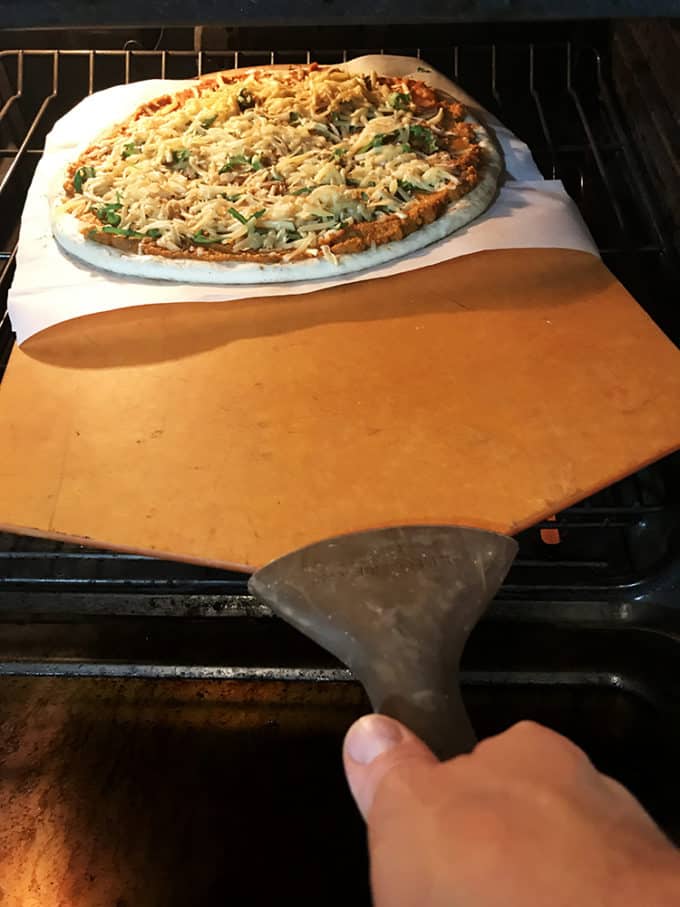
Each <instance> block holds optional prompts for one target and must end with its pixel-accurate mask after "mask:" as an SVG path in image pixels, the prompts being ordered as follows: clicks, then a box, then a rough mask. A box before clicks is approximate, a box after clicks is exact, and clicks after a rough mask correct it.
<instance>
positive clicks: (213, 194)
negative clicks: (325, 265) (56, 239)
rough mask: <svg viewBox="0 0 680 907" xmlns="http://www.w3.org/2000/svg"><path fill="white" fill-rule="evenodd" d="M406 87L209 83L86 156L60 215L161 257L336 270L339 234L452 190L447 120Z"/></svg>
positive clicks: (273, 75) (337, 73) (279, 78)
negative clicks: (264, 259)
mask: <svg viewBox="0 0 680 907" xmlns="http://www.w3.org/2000/svg"><path fill="white" fill-rule="evenodd" d="M413 84H414V83H409V82H407V81H403V83H402V82H400V81H399V80H395V79H381V78H380V77H378V76H376V75H372V76H364V75H354V74H350V73H348V72H345V71H344V70H341V69H335V68H327V69H312V70H309V71H308V70H304V71H303V70H298V71H292V72H290V71H285V70H284V71H277V70H270V71H265V70H253V71H249V72H248V73H246V74H245V75H244V76H241V77H239V78H238V80H233V77H231V78H230V77H225V76H216V77H215V84H214V86H213V87H212V88H211V90H205V88H204V89H203V90H201V89H200V88H199V87H198V86H197V88H196V89H191V90H189V91H188V92H186V93H185V95H186V96H185V97H180V98H177V99H173V100H172V101H171V102H170V103H167V102H166V103H164V104H160V103H159V105H158V109H155V106H154V105H153V104H151V105H147V107H146V108H143V110H142V112H141V113H139V114H138V115H137V116H136V118H133V119H131V120H130V121H128V122H127V123H126V124H125V125H124V126H123V127H122V128H117V129H115V130H113V131H112V132H111V133H110V134H109V135H108V136H105V137H104V138H103V139H101V140H100V141H99V142H98V144H97V145H96V146H94V147H93V148H92V149H90V150H89V151H88V152H86V154H85V155H84V156H83V157H82V158H81V159H80V161H79V164H82V166H79V167H78V169H76V170H75V171H74V173H73V176H72V181H71V184H68V183H67V187H66V188H67V194H66V197H65V199H64V203H63V209H64V210H66V211H67V212H69V213H71V214H74V215H75V216H77V217H79V218H81V220H84V221H85V222H87V223H89V224H91V226H90V227H89V228H86V229H89V231H90V232H92V231H95V233H96V232H99V231H101V232H103V233H110V234H113V235H117V236H125V237H130V238H132V239H136V240H139V241H141V242H142V243H146V242H153V243H156V244H157V245H158V246H160V247H161V248H163V249H165V250H168V251H169V252H180V251H181V250H183V249H187V248H188V247H192V246H193V247H199V248H202V247H213V248H218V249H219V248H225V249H227V250H228V251H230V252H234V253H239V252H244V251H246V250H262V251H269V250H278V251H279V252H280V253H281V257H282V258H283V259H284V260H292V259H295V258H300V257H303V256H310V255H311V256H315V255H324V256H326V257H329V256H331V258H332V256H333V253H332V252H331V250H330V248H329V244H330V243H331V240H332V238H333V237H334V236H337V235H338V231H339V230H343V229H346V228H347V227H350V226H352V225H354V224H359V223H363V222H370V221H375V220H380V219H381V218H384V217H386V216H389V215H397V216H399V217H406V214H405V213H404V212H405V210H406V209H407V208H408V206H409V205H410V204H411V203H413V201H414V199H417V198H418V197H419V196H421V195H422V194H427V193H432V192H435V191H438V190H440V189H443V188H447V187H449V188H452V187H455V186H457V185H458V183H459V176H457V175H456V172H455V171H456V166H455V160H456V155H455V151H452V150H451V147H452V146H451V143H450V142H447V140H448V139H450V138H451V135H450V133H449V131H447V130H450V129H451V123H450V122H449V123H448V125H447V124H446V122H445V109H444V107H443V106H441V105H439V104H438V105H437V106H435V107H433V108H430V109H423V107H422V101H420V102H419V101H418V99H417V98H414V97H413V95H412V90H413ZM417 84H421V83H417ZM409 85H410V87H411V90H410V89H409ZM449 119H450V118H449ZM69 189H70V191H69Z"/></svg>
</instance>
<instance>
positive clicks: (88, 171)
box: [73, 167, 95, 192]
mask: <svg viewBox="0 0 680 907" xmlns="http://www.w3.org/2000/svg"><path fill="white" fill-rule="evenodd" d="M94 175H95V170H94V167H78V169H77V170H76V172H75V173H74V174H73V188H74V189H75V190H76V192H82V191H83V183H86V182H87V181H88V180H89V179H92V177H93V176H94Z"/></svg>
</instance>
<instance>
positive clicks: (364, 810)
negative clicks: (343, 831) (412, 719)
mask: <svg viewBox="0 0 680 907" xmlns="http://www.w3.org/2000/svg"><path fill="white" fill-rule="evenodd" d="M343 762H344V765H345V773H346V775H347V782H348V784H349V789H350V790H351V792H352V795H353V797H354V799H355V800H356V804H357V806H358V807H359V810H360V812H361V814H362V816H363V817H364V819H366V818H367V816H368V813H369V810H370V808H371V805H372V803H373V800H374V798H375V795H376V791H377V790H378V788H379V786H380V784H381V783H382V781H383V779H384V778H385V776H386V775H388V774H389V773H392V772H395V771H398V770H399V769H400V768H401V767H403V766H405V765H407V764H408V765H409V767H410V768H412V767H413V766H414V764H415V765H416V766H417V765H422V766H424V767H425V766H430V765H436V764H437V759H436V757H435V756H434V755H433V753H432V752H431V751H430V750H429V749H428V748H427V747H426V746H425V744H424V743H423V742H422V741H421V740H419V739H418V737H416V736H415V734H412V733H411V731H409V730H408V728H406V727H404V725H403V724H400V723H399V722H398V721H395V720H394V719H392V718H387V717H386V716H385V715H364V716H363V718H360V719H359V720H358V721H356V722H355V723H354V724H353V725H352V727H351V728H350V729H349V731H348V732H347V736H346V737H345V744H344V747H343Z"/></svg>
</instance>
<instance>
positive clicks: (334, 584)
mask: <svg viewBox="0 0 680 907" xmlns="http://www.w3.org/2000/svg"><path fill="white" fill-rule="evenodd" d="M516 554H517V543H516V542H515V541H514V539H511V538H508V537H507V536H504V535H499V534H498V533H495V532H484V531H482V530H480V529H466V528H462V527H458V526H411V527H394V528H391V529H378V530H373V531H371V532H357V533H353V534H352V535H344V536H338V537H336V538H333V539H326V540H324V541H322V542H317V543H316V544H314V545H309V546H308V547H306V548H302V549H300V550H298V551H294V552H292V553H291V554H287V555H285V556H284V557H281V558H278V559H277V560H275V561H272V562H271V563H270V564H267V565H266V566H265V567H262V568H261V569H260V570H258V571H257V573H255V574H254V575H253V576H251V578H250V582H249V583H248V586H249V588H250V591H251V592H253V593H254V594H255V595H256V596H257V597H258V598H261V599H262V600H263V601H265V602H266V603H267V604H268V605H270V606H271V607H272V608H273V610H274V611H275V612H276V614H278V615H279V617H283V618H284V620H286V621H288V623H290V624H291V625H292V626H294V627H296V628H297V629H298V630H301V631H302V632H303V633H304V634H305V635H306V636H309V637H310V639H313V640H314V641H315V642H317V643H319V645H321V646H323V647H324V648H325V649H328V651H329V652H332V653H333V654H334V655H335V656H336V657H337V658H339V659H340V660H341V661H342V662H344V664H346V665H347V667H348V668H349V669H350V670H351V671H352V674H353V675H354V676H355V677H356V678H357V679H358V680H360V681H361V683H362V684H363V686H364V688H365V689H366V692H367V693H368V697H369V699H370V700H371V703H372V704H373V708H374V709H375V711H376V712H382V713H383V714H385V715H391V716H392V717H393V718H397V719H398V720H399V721H402V722H403V723H404V724H405V725H406V726H407V727H409V728H411V730H412V731H414V732H415V733H416V734H417V735H418V736H419V737H420V738H421V739H422V740H425V742H426V743H427V744H428V745H429V746H430V748H431V749H432V751H433V752H435V753H436V754H437V755H438V756H439V757H440V758H442V759H448V758H450V757H452V756H457V755H459V754H460V753H466V752H469V751H470V750H472V748H473V747H474V745H475V742H476V741H475V736H474V732H473V730H472V726H471V724H470V721H469V718H468V716H467V713H466V711H465V706H464V705H463V701H462V699H461V697H460V688H459V684H460V680H459V677H458V671H459V663H460V657H461V655H462V652H463V648H464V646H465V643H466V642H467V639H468V636H469V635H470V632H471V630H472V629H473V627H474V626H475V624H476V623H477V621H478V620H479V618H480V617H481V616H482V614H483V613H484V611H485V610H486V608H487V606H488V604H489V602H490V601H491V599H492V598H493V597H494V595H495V594H496V592H497V591H498V588H499V587H500V585H501V583H502V582H503V580H504V579H505V576H506V574H507V572H508V570H509V568H510V564H511V563H512V561H513V559H514V557H515V555H516Z"/></svg>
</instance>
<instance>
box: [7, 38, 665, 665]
mask: <svg viewBox="0 0 680 907" xmlns="http://www.w3.org/2000/svg"><path fill="white" fill-rule="evenodd" d="M421 32H422V30H421ZM555 34H557V32H556V33H555ZM284 46H285V44H284V43H283V42H282V47H281V48H279V49H277V50H265V51H256V50H247V51H241V52H238V51H220V52H218V51H202V52H194V51H190V50H183V51H172V50H167V51H166V50H157V51H154V50H98V51H95V50H62V51H58V50H51V49H40V50H9V51H3V52H0V100H1V102H2V103H1V106H0V198H1V200H2V210H3V217H2V219H1V220H0V293H1V294H2V299H3V303H4V299H5V298H6V294H7V289H8V287H9V284H10V282H11V279H12V274H13V271H14V255H15V249H16V241H17V235H18V224H19V216H20V212H21V208H22V205H23V201H24V198H25V193H26V191H27V188H28V186H29V184H30V180H31V177H32V174H33V172H34V169H35V166H36V164H37V162H38V160H39V157H40V154H41V152H42V148H43V144H44V141H45V137H46V135H47V133H48V132H49V130H50V129H51V127H52V125H53V123H54V122H55V120H56V119H57V118H59V117H60V116H62V115H63V114H64V113H65V112H66V111H67V110H69V109H70V108H71V107H72V106H73V105H74V104H76V103H77V102H78V101H79V100H80V99H81V98H82V97H84V96H85V95H87V94H89V93H92V92H93V91H97V90H100V89H102V88H105V87H108V86H110V85H115V84H119V83H121V82H130V81H136V80H139V79H148V78H182V79H184V78H188V77H192V76H195V75H200V74H202V73H207V72H211V71H215V70H220V69H229V68H232V67H235V66H246V65H261V64H269V63H299V62H307V61H310V60H316V61H318V62H320V63H322V64H323V63H337V62H342V61H343V60H347V59H349V58H351V57H354V56H357V55H360V54H364V53H377V52H381V51H382V52H386V53H388V52H389V53H396V54H407V55H409V56H419V57H422V59H423V60H426V61H427V62H429V63H430V64H432V65H433V66H434V67H436V68H437V69H439V70H441V71H442V72H443V73H445V74H446V75H447V76H449V77H452V78H453V79H454V80H455V81H457V82H458V83H459V84H460V85H461V86H462V87H463V88H464V89H465V90H466V91H467V92H468V93H470V94H471V95H472V96H473V97H475V98H476V99H477V100H479V102H480V103H481V104H483V105H484V106H485V107H487V108H488V109H489V110H491V111H492V112H493V113H495V114H496V115H497V116H498V117H499V118H500V119H501V120H502V121H503V122H504V123H505V124H506V125H507V126H508V127H510V128H511V129H512V130H513V131H514V132H515V133H517V134H518V135H519V136H520V138H522V139H523V140H524V141H526V142H527V144H528V145H529V146H530V148H531V149H532V151H533V154H534V156H535V160H536V162H537V164H538V166H539V168H540V169H541V171H542V173H543V175H544V176H545V177H546V178H547V179H552V178H555V179H561V180H562V181H563V182H564V184H565V186H566V188H567V190H568V191H569V192H570V194H571V195H572V197H573V198H574V199H575V200H576V202H577V204H578V206H579V208H580V210H581V212H582V213H583V216H584V218H585V220H586V222H587V223H588V226H589V227H590V229H591V231H592V233H593V236H594V237H595V240H596V242H597V244H598V246H599V248H600V250H601V253H602V257H603V259H604V261H605V263H606V264H607V265H608V266H609V267H610V268H611V270H612V271H613V272H614V273H615V275H616V276H617V277H618V278H619V279H620V280H621V281H622V282H623V284H624V285H625V286H626V287H627V288H628V289H629V290H630V291H631V292H632V293H633V295H634V296H635V297H636V298H637V299H638V301H639V302H640V303H641V304H642V305H643V306H644V307H645V308H646V309H647V311H648V312H649V313H650V314H651V315H652V317H653V318H655V319H656V320H657V321H658V323H659V324H660V325H661V326H662V327H663V328H664V329H665V330H666V331H667V332H669V333H671V335H673V333H674V332H675V331H676V330H677V328H678V326H677V324H675V323H674V322H673V318H677V314H676V313H674V312H673V307H672V306H671V305H669V300H670V299H671V298H672V296H673V294H674V293H676V294H677V288H678V285H679V283H680V269H679V268H678V262H677V260H676V257H675V253H674V251H673V248H672V245H671V243H670V241H669V240H668V238H667V237H666V236H665V235H664V216H663V211H662V210H661V209H660V208H659V205H658V204H657V202H656V200H655V198H654V195H653V193H652V192H650V190H649V187H648V184H647V180H646V177H645V173H644V170H643V168H642V166H641V163H640V159H639V155H638V153H637V150H636V148H635V146H634V144H632V143H631V142H630V141H629V138H628V135H629V131H628V129H627V125H626V120H625V113H626V112H625V111H624V110H621V109H619V106H618V104H617V101H616V100H615V97H614V94H613V92H612V91H611V89H610V87H609V85H608V82H607V77H606V60H604V59H603V58H602V57H601V55H600V53H599V52H598V51H597V50H596V49H595V48H593V47H590V46H582V45H581V44H579V43H575V42H572V41H570V40H564V39H560V38H559V37H557V38H555V39H553V38H552V37H550V38H549V39H547V40H545V39H544V40H536V41H528V40H523V41H518V40H517V39H516V38H514V39H513V40H510V41H507V42H504V41H497V42H493V43H479V41H474V42H472V43H467V42H466V43H461V44H459V45H450V44H449V45H447V46H442V45H441V42H437V41H436V38H435V37H434V36H433V40H432V45H431V46H427V45H424V46H421V47H402V46H400V47H390V48H389V49H388V48H380V47H377V48H376V47H357V48H349V47H348V48H345V49H337V50H328V49H323V50H317V49H314V48H310V49H306V50H295V49H290V50H286V49H282V48H283V47H284ZM676 336H677V335H676ZM12 343H13V338H12V334H11V329H10V325H9V322H8V319H7V317H6V315H5V316H4V319H3V321H2V323H1V325H0V356H1V360H2V366H3V368H4V365H5V364H6V362H7V358H8V356H9V353H10V351H11V347H12ZM559 380H560V375H559V373H556V372H555V371H554V370H553V369H551V364H550V362H546V363H545V382H546V384H548V383H549V382H553V381H559ZM537 393H541V389H540V388H537ZM558 460H559V451H555V461H556V463H557V462H558ZM679 489H680V474H679V463H678V459H677V458H669V459H667V460H666V461H663V462H661V463H658V464H656V465H654V466H652V467H650V468H648V469H645V470H643V471H641V472H639V473H638V474H637V475H635V476H632V477H630V478H628V479H625V480H624V481H622V482H619V483H617V484H616V485H614V486H612V487H610V488H608V489H606V490H604V491H602V492H600V493H599V494H597V495H595V496H594V497H592V498H590V499H588V500H587V501H585V502H583V503H582V504H580V505H578V506H576V507H572V508H570V509H569V510H567V511H565V512H564V513H561V514H557V515H556V518H555V520H554V521H550V522H546V523H543V524H540V525H539V526H537V527H535V528H533V529H531V530H529V531H527V532H524V533H522V535H521V537H520V539H519V541H520V545H521V548H520V555H519V557H518V559H517V561H516V563H515V566H514V567H513V570H512V572H511V574H510V577H509V579H508V581H507V583H506V584H505V586H504V588H503V590H502V592H501V594H500V597H499V599H498V600H497V601H496V602H495V603H494V605H493V607H492V609H491V612H490V614H489V618H488V619H489V620H491V621H495V620H502V621H510V622H512V621H522V622H532V621H545V620H546V619H547V620H551V621H556V622H560V623H578V624H579V625H583V623H584V622H585V623H586V624H589V625H593V626H598V625H611V623H612V622H614V623H616V624H617V625H619V624H624V625H629V624H630V625H640V624H642V625H645V626H652V625H654V626H661V627H673V626H674V625H675V623H674V617H673V614H674V598H676V597H677V595H678V589H679V588H680V551H679V550H678V545H677V529H678V526H679V525H680V513H678V508H677V500H678V490H679ZM294 518H295V516H294V514H291V519H294ZM224 519H225V520H228V519H229V514H228V513H226V514H225V515H224ZM674 539H675V543H674ZM677 608H678V606H677V604H676V605H675V613H677ZM180 620H181V621H182V630H181V636H182V643H181V644H178V643H177V635H178V634H177V622H178V621H180ZM0 621H2V622H3V634H2V642H0V672H4V673H32V674H35V673H63V674H92V673H94V674H116V675H129V674H134V675H139V674H142V675H144V676H158V677H161V676H168V675H172V676H177V675H178V674H179V675H181V676H199V677H232V678H253V677H255V678H268V679H297V678H303V679H317V680H318V679H320V680H332V679H346V678H347V676H348V675H347V672H345V671H344V669H342V668H341V667H340V666H338V665H337V664H335V663H334V662H333V661H332V659H330V658H329V657H328V656H326V655H325V654H324V653H322V652H320V651H319V650H318V649H316V648H315V647H314V646H312V645H311V644H309V643H307V642H306V641H303V640H301V639H299V638H298V637H297V634H293V633H291V632H289V631H287V630H286V629H284V628H282V627H281V626H280V625H279V622H278V621H277V620H275V619H274V618H273V617H272V615H271V614H270V613H269V611H268V610H267V609H266V608H264V607H263V606H261V605H259V604H258V603H256V602H254V601H253V600H252V599H251V598H250V597H249V596H248V595H247V591H246V578H245V577H243V576H242V575H240V574H235V573H229V572H222V571H217V570H211V569H207V568H199V567H195V566H188V565H183V564H178V563H166V562H163V561H159V560H154V559H150V558H145V557H137V556H131V555H122V554H114V553H107V552H103V551H94V550H91V549H85V548H81V547H78V546H70V545H62V544H57V543H53V542H47V541H42V540H37V539H30V538H21V537H17V536H9V535H5V536H1V537H0ZM216 621H217V622H220V625H221V626H225V625H228V627H229V639H230V640H231V642H225V640H226V639H227V637H226V635H225V634H221V635H220V645H219V646H217V647H215V646H212V647H211V639H213V640H214V638H215V637H214V633H215V628H216ZM225 645H226V646H227V648H228V649H229V650H230V652H231V654H229V652H225V649H224V646H225ZM213 650H214V651H213ZM211 653H212V654H211ZM249 653H251V654H249ZM230 659H231V660H230ZM225 665H228V667H225Z"/></svg>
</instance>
